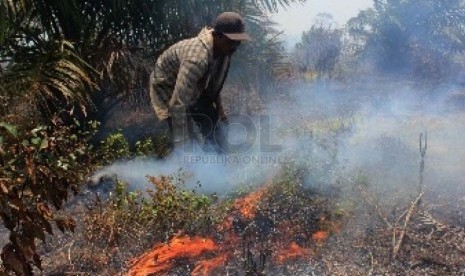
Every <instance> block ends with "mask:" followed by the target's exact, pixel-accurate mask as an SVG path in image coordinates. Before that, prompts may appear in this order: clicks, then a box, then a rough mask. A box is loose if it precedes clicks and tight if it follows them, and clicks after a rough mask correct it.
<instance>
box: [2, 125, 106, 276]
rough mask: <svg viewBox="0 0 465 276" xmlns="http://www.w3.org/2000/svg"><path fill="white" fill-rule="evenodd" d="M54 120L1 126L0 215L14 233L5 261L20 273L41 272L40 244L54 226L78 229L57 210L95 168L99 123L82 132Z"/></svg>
mask: <svg viewBox="0 0 465 276" xmlns="http://www.w3.org/2000/svg"><path fill="white" fill-rule="evenodd" d="M52 122H53V124H52V125H50V126H41V125H39V126H36V127H34V128H25V127H23V129H21V128H19V127H17V126H14V125H11V124H8V123H5V122H2V123H0V172H1V178H0V206H1V211H0V215H1V217H2V220H3V222H4V225H5V227H6V228H7V229H8V230H9V231H10V241H9V242H8V244H7V245H6V246H5V247H4V248H3V252H2V260H3V266H4V267H5V269H6V270H7V271H12V272H15V273H16V274H18V275H31V274H32V267H33V266H37V267H38V268H41V260H40V257H39V255H38V254H37V252H36V243H35V242H36V239H40V240H44V239H45V235H46V233H48V234H53V232H52V225H51V222H55V224H56V226H57V227H58V228H59V229H60V230H62V231H65V230H73V229H74V221H73V220H72V219H70V218H67V217H59V216H57V215H56V210H58V209H60V208H61V207H62V205H63V203H64V202H65V201H66V200H67V198H68V194H69V191H70V190H72V191H75V192H77V190H78V183H79V182H80V180H81V179H83V178H84V176H85V175H86V173H87V172H88V170H90V169H91V166H89V165H87V164H89V163H90V162H91V160H92V155H91V154H90V153H89V152H90V149H91V147H90V146H89V144H88V140H89V139H90V137H91V136H92V135H93V129H95V128H96V126H97V125H96V124H95V123H90V125H89V128H88V129H90V130H89V131H78V130H77V129H78V126H77V125H73V126H64V125H63V124H62V123H61V122H60V121H59V120H58V119H57V120H53V121H52Z"/></svg>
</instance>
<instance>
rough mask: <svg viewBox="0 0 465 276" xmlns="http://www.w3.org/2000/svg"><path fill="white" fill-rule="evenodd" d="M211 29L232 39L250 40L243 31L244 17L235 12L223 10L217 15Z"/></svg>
mask: <svg viewBox="0 0 465 276" xmlns="http://www.w3.org/2000/svg"><path fill="white" fill-rule="evenodd" d="M213 29H214V30H215V31H216V32H219V33H222V34H224V35H226V36H227V37H228V38H229V39H232V40H239V41H241V40H251V38H250V36H249V35H248V34H247V33H246V32H245V23H244V19H242V17H241V16H240V15H239V14H237V13H235V12H223V13H222V14H220V15H218V17H217V18H216V20H215V23H213Z"/></svg>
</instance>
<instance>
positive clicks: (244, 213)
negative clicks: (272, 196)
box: [217, 184, 269, 231]
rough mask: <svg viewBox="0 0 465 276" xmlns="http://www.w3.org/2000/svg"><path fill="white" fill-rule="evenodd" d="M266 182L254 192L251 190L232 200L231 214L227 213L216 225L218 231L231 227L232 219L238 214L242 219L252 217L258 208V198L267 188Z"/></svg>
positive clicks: (259, 198)
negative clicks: (220, 222)
mask: <svg viewBox="0 0 465 276" xmlns="http://www.w3.org/2000/svg"><path fill="white" fill-rule="evenodd" d="M268 186H269V185H268V184H264V185H263V186H262V187H260V189H258V190H257V191H255V192H252V193H250V194H248V195H246V196H244V197H241V198H238V199H236V200H235V201H234V204H233V210H234V211H235V212H232V214H231V215H229V216H228V217H227V218H226V219H225V220H224V221H223V223H222V224H219V225H218V227H217V230H218V231H224V230H228V229H231V228H232V221H233V220H234V217H235V216H238V215H239V216H240V217H241V218H243V219H249V220H250V219H253V218H254V217H255V213H256V211H257V208H258V204H259V203H260V200H262V198H263V196H264V195H265V194H266V192H267V190H268Z"/></svg>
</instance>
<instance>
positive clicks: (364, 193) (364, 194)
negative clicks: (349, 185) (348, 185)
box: [356, 185, 392, 229]
mask: <svg viewBox="0 0 465 276" xmlns="http://www.w3.org/2000/svg"><path fill="white" fill-rule="evenodd" d="M356 187H357V189H358V190H359V191H360V194H361V195H362V198H363V199H364V200H365V201H366V202H367V203H368V205H370V206H371V208H373V210H375V212H376V214H377V215H378V217H379V218H380V219H381V220H382V221H383V222H384V224H386V226H387V227H388V228H389V229H391V228H392V224H391V223H390V222H389V221H388V219H387V217H386V216H385V215H384V214H383V212H382V211H381V209H380V208H379V207H378V205H377V204H376V203H375V201H374V200H373V199H372V198H371V197H370V195H369V194H368V192H367V191H365V189H364V188H363V187H362V186H361V185H356Z"/></svg>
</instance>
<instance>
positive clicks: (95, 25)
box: [0, 0, 304, 275]
mask: <svg viewBox="0 0 465 276" xmlns="http://www.w3.org/2000/svg"><path fill="white" fill-rule="evenodd" d="M295 1H299V0H256V1H252V0H225V1H213V0H203V1H195V2H194V1H192V0H176V1H172V0H170V1H168V0H132V1H121V0H92V1H90V0H87V1H86V0H83V1H72V0H49V1H41V0H0V104H2V106H1V108H0V112H1V113H0V121H3V120H5V119H7V116H6V115H12V114H15V115H22V117H20V118H19V119H22V121H21V122H22V123H24V122H27V123H29V124H30V123H31V122H32V123H33V121H35V120H36V119H37V118H41V119H42V120H49V119H50V118H51V115H52V114H54V113H57V112H59V111H60V110H64V111H66V112H65V113H64V114H66V116H68V117H74V116H84V115H86V114H87V113H88V112H91V111H95V110H97V111H99V110H103V109H104V108H102V106H107V107H108V106H111V105H114V104H116V103H118V102H120V101H122V100H123V99H125V98H128V96H130V97H132V98H135V99H136V100H137V99H139V98H140V97H138V96H137V94H134V93H133V92H134V91H142V90H143V89H142V88H141V87H143V86H144V77H145V76H146V75H147V70H148V69H149V67H150V66H151V63H153V61H154V60H155V57H156V56H157V55H158V54H159V53H160V52H161V51H163V50H164V49H165V48H166V47H168V46H169V45H171V44H172V43H173V42H175V41H177V40H180V39H183V38H186V37H189V36H192V35H194V34H195V33H196V32H197V31H198V30H199V28H200V27H201V26H202V25H208V24H209V23H211V21H212V19H213V18H214V16H216V14H218V13H219V12H220V11H223V10H236V11H239V12H241V13H243V14H245V15H246V18H247V20H249V22H250V23H251V24H250V26H251V31H252V32H257V35H256V41H255V42H254V43H255V44H254V46H252V47H251V48H250V50H251V51H252V50H253V51H254V52H253V53H254V55H253V60H248V61H247V60H246V59H245V60H244V62H248V65H247V66H244V68H245V70H248V71H252V72H254V71H256V70H257V68H258V69H259V70H258V71H259V72H260V74H263V75H266V74H268V73H269V72H271V69H272V67H273V66H274V64H275V63H274V62H275V60H274V59H273V58H270V56H274V53H276V51H277V50H278V43H277V40H276V39H274V37H273V35H271V36H270V35H269V28H268V25H266V24H262V23H263V22H265V21H264V19H263V17H262V16H261V15H262V14H263V12H261V11H263V9H265V8H266V9H267V10H274V9H276V7H278V6H279V5H289V4H290V3H291V2H295ZM300 1H304V0H300ZM249 11H254V13H253V14H252V13H251V14H248V12H249ZM259 15H260V16H259ZM278 51H279V50H278ZM253 65H257V67H254V66H253ZM245 75H249V74H245ZM29 110H32V111H33V112H36V114H38V115H40V116H33V115H31V114H30V113H31V112H30V111H29ZM8 118H9V117H8ZM19 119H18V120H19ZM0 127H5V124H3V123H1V122H0ZM1 141H2V137H1V136H0V142H1ZM0 150H2V148H1V143H0ZM0 153H1V151H0ZM50 182H51V183H49V184H50V185H48V186H47V187H48V188H47V187H41V188H40V189H42V190H41V191H40V192H44V189H45V192H46V189H52V188H54V187H56V188H59V187H58V185H59V184H57V183H55V182H54V181H53V180H50ZM1 186H2V187H3V188H5V186H4V185H3V184H2V185H1ZM3 188H2V191H5V190H4V189H3ZM22 189H24V187H22ZM31 191H32V193H33V196H37V195H40V193H38V192H37V191H36V190H34V189H31ZM0 196H1V199H2V200H3V201H2V202H9V201H11V200H12V199H10V198H8V196H7V195H4V194H1V195H0ZM66 197H67V193H66V192H65V193H61V194H60V196H59V197H58V198H56V199H55V201H56V202H58V204H56V207H57V208H60V207H61V204H62V202H63V201H64V200H66ZM14 199H15V200H16V199H17V198H14ZM42 199H43V202H48V201H49V199H48V198H43V197H42ZM19 200H20V201H21V200H22V199H19ZM24 202H26V201H24ZM28 204H29V205H27V206H26V207H27V208H29V209H31V210H32V209H34V210H36V209H37V208H34V207H35V205H34V202H28ZM11 206H13V207H14V206H15V205H14V204H13V205H11ZM43 216H44V215H43V214H42V215H41V218H43V219H45V220H47V219H46V218H45V217H43ZM2 219H3V220H4V222H5V223H7V222H8V220H7V219H6V218H5V217H4V216H2ZM20 220H21V221H23V222H24V221H26V220H27V222H28V223H29V224H28V225H32V226H34V227H35V226H37V228H38V229H42V228H43V225H42V224H41V223H42V222H41V221H39V220H35V219H34V220H33V221H32V222H31V218H29V217H25V218H18V222H16V223H17V225H19V221H20ZM10 225H11V224H10ZM10 228H11V227H10ZM13 228H17V227H13ZM34 229H35V228H34ZM13 234H14V236H15V239H12V241H11V243H10V244H8V245H7V247H5V248H4V251H3V253H2V259H3V265H4V266H5V267H6V268H7V269H10V270H13V271H16V272H17V273H18V274H25V275H28V274H30V273H32V272H31V271H32V265H33V264H34V265H38V266H40V259H38V255H37V254H36V252H35V240H34V236H31V235H30V233H29V232H28V231H16V232H14V233H13ZM24 240H27V241H29V242H30V243H28V247H24V246H22V244H21V242H22V241H24ZM18 248H19V249H21V250H16V249H18ZM10 253H11V254H10ZM31 258H33V260H31Z"/></svg>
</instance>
